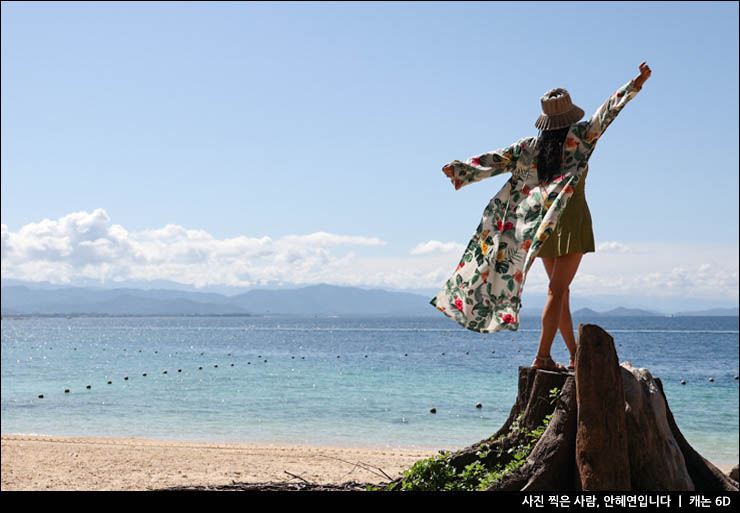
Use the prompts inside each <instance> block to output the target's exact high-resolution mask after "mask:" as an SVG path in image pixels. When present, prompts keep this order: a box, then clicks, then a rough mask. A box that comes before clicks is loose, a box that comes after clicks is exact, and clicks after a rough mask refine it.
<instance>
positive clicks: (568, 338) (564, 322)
mask: <svg viewBox="0 0 740 513" xmlns="http://www.w3.org/2000/svg"><path fill="white" fill-rule="evenodd" d="M542 263H543V264H544V265H545V271H546V272H547V277H548V278H550V279H552V269H553V267H554V266H555V259H554V258H542ZM560 308H561V309H560V323H559V324H558V328H559V329H560V334H561V335H562V336H563V340H565V345H566V346H568V352H569V353H570V365H574V364H575V361H576V338H575V337H574V336H573V320H572V319H571V316H570V288H569V289H568V290H566V291H565V297H564V298H563V304H562V306H561V307H560Z"/></svg>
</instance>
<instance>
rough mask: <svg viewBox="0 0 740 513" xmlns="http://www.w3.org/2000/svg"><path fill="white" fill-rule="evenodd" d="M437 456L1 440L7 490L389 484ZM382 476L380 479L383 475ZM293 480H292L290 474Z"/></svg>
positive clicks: (137, 441) (138, 441)
mask: <svg viewBox="0 0 740 513" xmlns="http://www.w3.org/2000/svg"><path fill="white" fill-rule="evenodd" d="M436 454H437V451H422V450H398V449H378V448H364V447H355V448H341V447H329V446H298V445H257V444H243V443H239V444H237V443H214V442H182V441H171V440H154V439H146V438H94V437H58V436H45V435H18V434H13V435H2V459H3V464H2V466H1V467H0V468H1V470H2V483H1V487H2V490H5V491H10V490H49V491H51V490H127V491H132V490H156V489H162V488H169V487H175V486H180V487H184V486H209V485H211V486H215V485H225V484H230V483H232V482H233V481H236V482H244V483H265V482H271V481H293V480H296V481H297V479H296V478H295V477H292V476H291V475H290V474H293V475H295V476H300V477H301V478H303V479H305V480H307V481H310V482H314V483H320V484H330V483H331V484H340V483H344V482H347V481H356V482H362V483H381V482H388V481H390V479H388V478H387V477H385V476H384V475H383V473H382V472H385V473H386V474H388V475H389V476H391V477H392V478H393V479H395V478H396V477H399V476H400V474H401V473H402V471H403V470H405V469H407V468H408V467H410V466H411V465H413V464H414V463H415V462H416V461H418V460H420V459H425V458H429V457H431V456H435V455H436ZM380 469H382V472H381V470H380ZM288 473H290V474H288Z"/></svg>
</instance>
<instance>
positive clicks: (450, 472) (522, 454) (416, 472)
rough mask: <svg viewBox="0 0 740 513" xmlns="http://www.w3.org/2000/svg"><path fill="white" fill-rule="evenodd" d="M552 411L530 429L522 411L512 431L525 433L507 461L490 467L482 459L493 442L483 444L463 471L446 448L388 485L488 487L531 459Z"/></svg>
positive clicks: (406, 487) (407, 488)
mask: <svg viewBox="0 0 740 513" xmlns="http://www.w3.org/2000/svg"><path fill="white" fill-rule="evenodd" d="M555 391H557V389H553V390H551V391H550V397H553V395H554V396H555V398H556V399H557V396H558V393H559V391H557V392H555ZM551 418H552V415H546V416H545V418H544V419H543V420H542V424H540V425H539V426H537V428H535V429H534V430H532V431H530V432H527V429H526V428H525V427H523V426H520V425H519V423H520V422H521V415H519V416H518V417H517V418H516V419H515V420H514V422H512V425H511V428H510V432H515V433H516V432H518V433H522V434H524V435H525V436H523V437H522V438H521V439H520V441H519V443H518V444H517V445H516V446H514V447H511V448H510V449H508V451H507V452H508V453H509V454H510V455H511V457H512V458H511V460H510V461H509V462H508V463H507V464H506V465H502V464H500V463H497V464H494V465H493V466H492V467H487V466H486V465H485V464H484V463H483V462H482V461H481V460H483V459H485V458H486V457H488V456H489V455H490V453H491V450H492V448H491V446H490V445H489V444H485V445H481V447H480V449H479V450H478V452H477V453H476V454H477V456H478V457H479V459H478V460H477V461H474V462H473V463H471V464H469V465H467V466H466V467H465V468H464V469H462V470H461V471H459V472H458V471H457V469H456V468H455V467H454V466H452V465H451V464H450V453H449V452H444V453H441V454H440V455H439V456H435V457H432V458H427V459H425V460H420V461H417V462H416V463H414V465H412V466H411V467H410V468H409V469H407V470H406V471H405V472H404V474H403V479H402V480H401V481H396V482H393V483H391V484H390V485H388V486H387V487H386V488H385V489H386V490H387V491H391V490H395V489H397V488H398V487H399V486H400V489H401V490H402V491H441V490H444V491H473V490H485V489H487V488H488V487H490V486H491V485H493V484H494V483H495V482H496V481H498V480H499V479H501V478H502V477H504V476H505V475H507V474H510V473H511V472H513V471H514V470H516V469H518V468H519V467H521V466H522V465H524V463H525V462H526V461H527V456H529V453H530V452H531V451H532V448H533V447H534V446H535V445H536V444H537V441H538V440H539V439H540V437H541V436H542V434H543V433H544V432H545V430H546V429H547V426H548V424H549V423H550V419H551ZM497 452H498V456H499V457H500V456H501V455H502V454H503V449H502V448H501V447H500V446H499V447H498V451H497Z"/></svg>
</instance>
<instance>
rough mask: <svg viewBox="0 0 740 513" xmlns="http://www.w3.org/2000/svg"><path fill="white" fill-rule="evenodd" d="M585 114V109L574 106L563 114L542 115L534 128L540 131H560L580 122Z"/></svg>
mask: <svg viewBox="0 0 740 513" xmlns="http://www.w3.org/2000/svg"><path fill="white" fill-rule="evenodd" d="M584 114H585V112H583V109H581V108H580V107H578V106H576V105H573V108H572V109H570V110H569V111H568V112H564V113H562V114H555V115H553V116H548V115H547V114H541V115H540V117H539V118H537V121H535V123H534V126H535V128H537V129H538V130H558V129H559V128H565V127H566V126H570V125H572V124H573V123H576V122H578V121H580V120H581V118H582V117H583V115H584Z"/></svg>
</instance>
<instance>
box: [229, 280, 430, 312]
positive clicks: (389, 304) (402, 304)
mask: <svg viewBox="0 0 740 513" xmlns="http://www.w3.org/2000/svg"><path fill="white" fill-rule="evenodd" d="M430 299H431V298H429V297H426V296H422V295H419V294H410V293H408V292H389V291H386V290H365V289H359V288H356V287H340V286H337V285H311V286H308V287H304V288H300V289H293V290H250V291H249V292H246V293H244V294H240V295H238V296H233V297H231V298H230V300H231V301H232V302H233V304H235V305H238V306H240V307H242V308H244V309H245V310H247V311H249V312H254V313H285V314H298V315H317V314H333V315H347V314H366V315H434V314H435V309H434V307H433V306H431V305H430V304H429V300H430Z"/></svg>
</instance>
